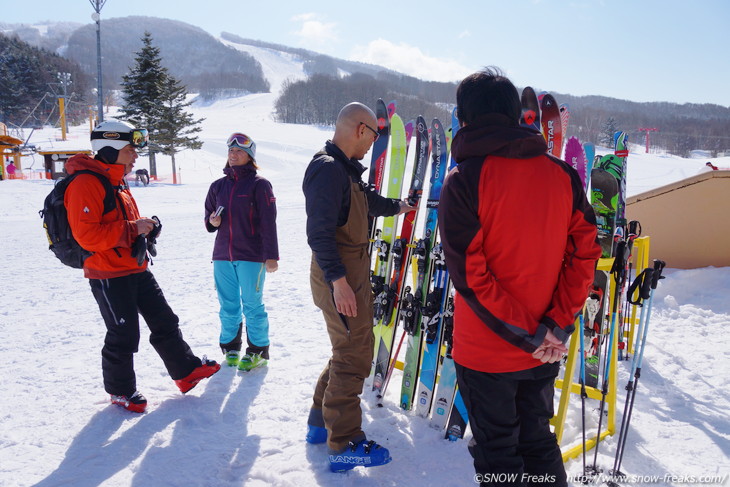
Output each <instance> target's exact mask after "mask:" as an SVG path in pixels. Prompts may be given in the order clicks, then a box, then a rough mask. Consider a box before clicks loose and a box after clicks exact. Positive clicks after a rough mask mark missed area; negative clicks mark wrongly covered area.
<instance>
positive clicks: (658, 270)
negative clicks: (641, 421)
mask: <svg viewBox="0 0 730 487" xmlns="http://www.w3.org/2000/svg"><path fill="white" fill-rule="evenodd" d="M665 266H666V262H664V261H663V260H658V259H655V260H654V269H652V273H651V275H650V277H649V278H648V281H649V285H650V287H651V290H650V291H649V302H648V305H647V311H646V322H645V323H644V327H643V330H642V336H641V350H638V351H637V355H638V357H639V358H638V360H637V361H636V369H635V371H634V379H635V380H634V384H633V389H632V390H631V404H630V407H629V411H628V415H627V416H626V428H625V430H626V432H625V433H624V438H623V443H624V444H625V443H626V434H627V433H628V429H629V424H630V422H631V414H632V413H633V409H634V398H635V397H636V389H637V388H638V386H639V378H641V364H642V361H643V360H644V350H645V349H646V337H647V335H648V333H649V322H650V319H651V309H652V305H653V301H654V291H656V288H657V285H658V284H659V281H660V280H661V279H664V276H662V271H663V270H664V267H665ZM645 286H646V283H645ZM645 286H642V288H644V287H645ZM647 287H648V286H647ZM642 290H643V289H642ZM637 343H638V338H637ZM622 429H623V425H622ZM623 446H624V445H621V449H620V450H617V452H616V462H614V468H613V471H614V472H616V473H619V471H620V468H621V462H622V461H623V455H624V448H623Z"/></svg>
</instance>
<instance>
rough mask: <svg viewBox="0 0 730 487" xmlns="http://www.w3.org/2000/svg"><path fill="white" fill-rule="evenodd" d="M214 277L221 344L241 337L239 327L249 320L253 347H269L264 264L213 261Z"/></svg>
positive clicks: (248, 332) (249, 337) (248, 324)
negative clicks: (244, 319)
mask: <svg viewBox="0 0 730 487" xmlns="http://www.w3.org/2000/svg"><path fill="white" fill-rule="evenodd" d="M213 276H214V279H215V287H216V290H217V291H218V301H219V302H220V305H221V309H220V313H219V315H220V319H221V335H220V343H228V342H230V341H231V340H233V339H234V338H235V337H236V335H237V334H238V329H239V328H238V325H239V324H240V323H241V322H242V321H243V317H245V318H246V323H245V324H246V334H247V336H248V339H249V340H250V342H251V343H252V344H253V345H256V346H257V347H266V346H268V345H269V315H268V314H267V313H266V308H265V307H264V302H263V296H264V280H265V277H266V267H265V265H264V263H263V262H246V261H233V262H229V261H224V260H214V261H213Z"/></svg>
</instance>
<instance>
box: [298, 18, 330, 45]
mask: <svg viewBox="0 0 730 487" xmlns="http://www.w3.org/2000/svg"><path fill="white" fill-rule="evenodd" d="M291 20H292V22H296V23H300V24H301V25H300V27H299V30H297V31H295V32H294V35H296V36H298V37H299V38H300V39H301V42H302V44H303V45H305V46H308V47H319V46H321V45H323V44H326V43H328V42H333V41H336V40H337V34H336V29H337V24H336V23H335V22H324V21H322V20H320V19H318V16H317V14H314V13H305V14H299V15H295V16H294V17H292V18H291Z"/></svg>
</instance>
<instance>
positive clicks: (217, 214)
mask: <svg viewBox="0 0 730 487" xmlns="http://www.w3.org/2000/svg"><path fill="white" fill-rule="evenodd" d="M224 209H225V207H224V206H219V207H218V208H217V209H216V210H215V213H213V216H214V217H219V216H221V213H223V210H224Z"/></svg>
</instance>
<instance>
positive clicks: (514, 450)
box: [456, 363, 568, 487]
mask: <svg viewBox="0 0 730 487" xmlns="http://www.w3.org/2000/svg"><path fill="white" fill-rule="evenodd" d="M559 370H560V365H559V364H558V363H555V364H544V365H540V366H538V367H535V368H533V369H528V370H522V371H518V372H505V373H487V372H479V371H476V370H472V369H468V368H466V367H463V366H461V365H459V364H457V365H456V374H457V380H458V383H459V390H460V391H461V395H462V397H463V398H464V403H465V404H466V408H467V411H468V414H469V423H470V425H471V430H472V433H473V435H474V440H473V442H475V444H474V443H472V444H471V445H470V446H469V451H470V453H471V455H472V457H474V468H475V470H476V473H477V475H476V479H477V480H478V481H480V482H481V485H483V486H485V485H489V486H495V485H500V486H502V485H508V486H542V487H547V486H560V487H563V486H567V485H568V482H567V477H566V474H565V468H564V466H563V459H562V455H561V452H560V447H559V446H558V442H557V438H556V436H555V434H554V433H553V432H552V431H551V430H550V424H549V421H550V418H552V417H553V395H554V390H555V389H554V388H555V378H556V377H557V375H558V371H559Z"/></svg>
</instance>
